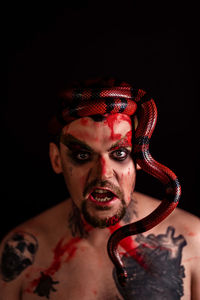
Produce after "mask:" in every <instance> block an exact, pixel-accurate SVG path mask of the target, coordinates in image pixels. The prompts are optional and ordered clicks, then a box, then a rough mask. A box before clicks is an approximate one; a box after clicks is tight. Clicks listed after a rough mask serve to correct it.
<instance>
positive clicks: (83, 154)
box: [75, 152, 90, 161]
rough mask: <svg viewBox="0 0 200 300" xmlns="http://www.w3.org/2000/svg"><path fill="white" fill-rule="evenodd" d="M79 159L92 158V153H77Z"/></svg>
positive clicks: (76, 156)
mask: <svg viewBox="0 0 200 300" xmlns="http://www.w3.org/2000/svg"><path fill="white" fill-rule="evenodd" d="M75 158H76V159H77V160H82V161H84V160H88V159H89V158H90V154H89V153H88V152H80V153H77V154H76V155H75Z"/></svg>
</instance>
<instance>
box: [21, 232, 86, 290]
mask: <svg viewBox="0 0 200 300" xmlns="http://www.w3.org/2000/svg"><path fill="white" fill-rule="evenodd" d="M63 240H64V238H62V239H61V240H60V241H59V242H58V244H57V245H56V247H55V249H54V258H53V262H52V264H51V265H50V267H49V268H48V269H46V270H44V271H43V274H45V275H49V276H52V275H54V274H55V273H56V272H57V271H58V270H59V269H60V267H61V264H62V258H63V256H64V255H65V254H66V253H67V254H68V256H67V258H66V259H65V260H64V262H69V261H70V260H71V259H72V258H73V257H74V255H75V253H76V250H77V247H76V244H77V243H78V242H79V241H80V240H81V238H79V237H77V238H73V239H71V240H70V241H69V242H67V243H66V244H63ZM40 279H41V277H39V278H36V279H34V280H33V281H31V282H30V286H29V287H28V288H27V289H26V290H25V291H26V292H28V293H31V292H32V289H33V288H34V287H36V286H37V285H38V284H39V282H40Z"/></svg>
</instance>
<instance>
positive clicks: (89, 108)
mask: <svg viewBox="0 0 200 300" xmlns="http://www.w3.org/2000/svg"><path fill="white" fill-rule="evenodd" d="M61 99H62V105H61V110H60V115H59V117H58V118H57V120H58V122H57V124H60V123H62V126H63V125H64V124H67V123H69V122H71V121H73V120H75V119H77V118H81V117H85V116H93V115H99V114H100V115H105V114H107V113H109V114H113V113H123V114H127V115H129V116H133V115H134V114H136V112H137V117H138V120H139V121H138V126H137V129H136V132H135V141H134V150H133V155H134V157H135V159H136V162H137V164H138V165H139V166H141V168H142V169H143V170H144V171H145V172H147V173H149V174H150V175H152V176H154V177H155V178H157V179H158V180H160V181H161V182H162V183H163V185H164V187H165V195H166V196H165V198H164V199H163V200H162V201H161V203H160V205H159V206H158V207H157V208H156V209H155V210H154V211H153V212H152V213H150V214H149V215H148V216H146V217H145V218H143V219H141V220H139V221H137V222H134V223H131V224H128V225H125V226H123V227H121V228H119V229H118V230H116V231H115V232H114V233H113V234H112V235H111V236H110V238H109V241H108V244H107V250H108V255H109V257H110V259H111V261H112V262H113V264H114V265H115V267H116V271H117V275H118V280H119V282H120V284H121V285H122V286H123V285H125V284H126V278H127V272H126V269H125V267H124V265H123V262H122V260H121V257H120V255H119V252H118V250H117V247H118V245H119V243H120V241H121V240H122V239H124V238H125V237H127V236H130V235H136V234H138V233H142V232H145V231H147V230H150V229H151V228H153V227H154V226H156V225H157V224H159V223H160V222H161V221H162V220H164V219H165V218H166V217H167V216H168V215H169V214H170V213H171V212H172V211H173V210H174V209H175V207H176V206H177V204H178V202H179V198H180V195H181V187H180V184H179V181H178V179H177V177H176V175H175V174H174V173H173V172H172V171H171V170H170V169H168V168H167V167H165V166H164V165H162V164H160V163H158V162H157V161H155V160H154V159H153V158H152V156H151V154H150V152H149V141H150V138H151V136H152V133H153V131H154V128H155V125H156V120H157V109H156V105H155V102H154V100H153V99H152V98H151V97H150V96H148V95H147V93H146V92H145V91H143V90H141V89H134V88H132V87H131V86H113V87H106V88H82V89H81V88H76V89H69V90H67V91H65V92H63V93H62V95H61ZM55 126H56V122H54V127H55ZM58 127H59V126H58Z"/></svg>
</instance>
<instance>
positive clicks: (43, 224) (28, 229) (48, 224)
mask: <svg viewBox="0 0 200 300" xmlns="http://www.w3.org/2000/svg"><path fill="white" fill-rule="evenodd" d="M67 206H68V205H67V201H63V202H61V203H59V204H57V205H56V206H53V207H51V208H49V209H47V210H45V211H43V212H41V213H40V214H38V215H36V216H34V217H32V218H31V219H29V220H27V221H25V222H23V223H21V224H19V225H18V226H16V227H15V228H13V229H12V230H10V231H9V232H8V233H7V234H6V235H5V236H4V238H3V239H2V241H0V247H1V248H2V245H4V244H5V242H6V241H7V240H9V239H10V238H11V237H13V236H16V235H18V234H19V233H23V235H24V236H29V235H30V236H31V235H32V236H35V237H37V238H38V239H45V238H46V237H48V236H49V235H50V234H51V233H52V232H54V233H55V232H57V231H59V230H60V225H61V224H62V222H63V219H65V221H66V215H67ZM57 228H58V229H57Z"/></svg>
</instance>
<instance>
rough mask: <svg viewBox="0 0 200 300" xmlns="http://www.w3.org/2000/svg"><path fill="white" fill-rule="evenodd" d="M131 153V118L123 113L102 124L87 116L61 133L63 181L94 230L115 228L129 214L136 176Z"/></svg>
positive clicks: (67, 126)
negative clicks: (128, 208) (127, 210)
mask: <svg viewBox="0 0 200 300" xmlns="http://www.w3.org/2000/svg"><path fill="white" fill-rule="evenodd" d="M131 150H132V124H131V119H130V118H129V117H128V116H126V115H123V114H114V115H107V116H106V119H105V120H103V121H101V122H95V121H94V120H92V119H91V118H89V117H84V118H81V119H78V120H75V121H73V122H72V123H70V124H69V125H66V126H65V127H64V128H63V130H62V135H61V142H60V154H61V163H62V170H63V175H64V179H65V182H66V185H67V188H68V190H69V193H70V195H71V198H72V200H73V202H74V204H75V205H76V206H77V207H78V208H79V209H80V211H81V212H82V214H83V216H84V218H85V219H86V221H87V222H89V223H90V224H91V225H93V226H94V227H101V228H103V227H107V226H110V225H114V224H115V223H117V222H118V221H119V220H120V219H122V217H123V216H124V214H125V212H126V208H127V206H128V205H129V203H130V201H131V195H132V192H133V189H134V186H135V174H136V171H135V166H134V163H133V160H132V158H131V155H130V152H131Z"/></svg>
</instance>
